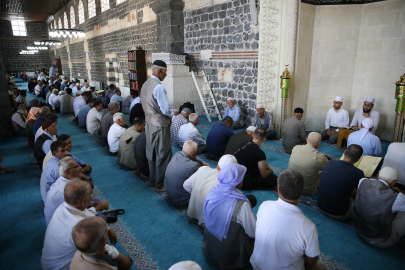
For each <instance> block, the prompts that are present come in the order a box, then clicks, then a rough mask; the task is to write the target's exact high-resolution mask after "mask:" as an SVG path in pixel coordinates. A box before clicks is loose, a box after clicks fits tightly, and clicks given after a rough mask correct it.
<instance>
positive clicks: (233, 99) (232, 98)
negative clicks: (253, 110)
mask: <svg viewBox="0 0 405 270" xmlns="http://www.w3.org/2000/svg"><path fill="white" fill-rule="evenodd" d="M228 100H232V101H235V99H234V98H231V97H230V98H228V99H227V100H226V101H228Z"/></svg>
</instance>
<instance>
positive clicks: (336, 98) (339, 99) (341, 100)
mask: <svg viewBox="0 0 405 270" xmlns="http://www.w3.org/2000/svg"><path fill="white" fill-rule="evenodd" d="M335 100H336V101H339V102H343V98H342V97H341V96H336V97H335Z"/></svg>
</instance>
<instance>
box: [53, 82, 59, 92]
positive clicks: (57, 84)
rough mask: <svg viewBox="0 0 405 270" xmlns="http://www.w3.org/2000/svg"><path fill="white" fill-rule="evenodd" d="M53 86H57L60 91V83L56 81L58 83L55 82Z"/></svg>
mask: <svg viewBox="0 0 405 270" xmlns="http://www.w3.org/2000/svg"><path fill="white" fill-rule="evenodd" d="M53 84H54V85H56V88H57V89H58V90H59V89H60V82H59V81H56V82H54V83H53Z"/></svg>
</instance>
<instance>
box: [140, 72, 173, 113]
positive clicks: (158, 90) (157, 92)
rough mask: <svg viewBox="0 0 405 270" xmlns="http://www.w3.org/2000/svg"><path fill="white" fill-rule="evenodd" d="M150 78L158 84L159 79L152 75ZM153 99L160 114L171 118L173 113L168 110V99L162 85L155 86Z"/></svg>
mask: <svg viewBox="0 0 405 270" xmlns="http://www.w3.org/2000/svg"><path fill="white" fill-rule="evenodd" d="M151 78H153V79H155V80H157V81H158V82H160V80H159V78H158V77H156V76H154V75H152V76H151ZM153 97H154V98H155V99H156V101H157V104H158V105H159V108H160V110H161V111H162V113H163V114H164V115H166V116H168V117H170V118H172V115H173V112H172V111H171V110H170V105H169V98H168V97H167V92H166V89H165V88H164V87H163V85H162V84H160V83H159V84H158V85H156V86H155V88H153ZM134 105H135V104H134Z"/></svg>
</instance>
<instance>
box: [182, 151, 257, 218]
mask: <svg viewBox="0 0 405 270" xmlns="http://www.w3.org/2000/svg"><path fill="white" fill-rule="evenodd" d="M232 163H238V161H237V160H236V158H235V157H234V156H232V155H223V156H222V157H221V158H220V160H219V161H218V165H217V168H216V169H212V168H210V167H208V166H201V168H199V169H198V171H196V172H195V173H194V174H193V175H191V176H190V177H189V178H188V179H187V180H186V181H184V184H183V187H184V189H185V190H186V191H187V192H189V193H190V194H191V195H190V202H189V204H188V209H187V215H188V216H189V217H192V218H195V219H197V220H198V224H199V225H202V223H203V222H204V218H203V209H204V201H205V198H206V197H207V195H208V193H209V192H210V191H211V189H212V188H213V187H215V186H216V185H218V184H219V182H218V174H219V172H220V171H221V168H223V167H224V166H225V165H226V164H232ZM236 191H237V192H239V193H241V194H242V192H240V191H239V190H236ZM246 197H247V198H248V199H249V201H250V204H251V205H252V208H253V207H255V206H256V204H257V199H256V197H255V196H254V195H247V196H246Z"/></svg>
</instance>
